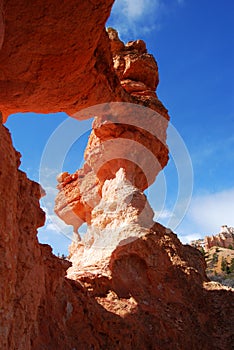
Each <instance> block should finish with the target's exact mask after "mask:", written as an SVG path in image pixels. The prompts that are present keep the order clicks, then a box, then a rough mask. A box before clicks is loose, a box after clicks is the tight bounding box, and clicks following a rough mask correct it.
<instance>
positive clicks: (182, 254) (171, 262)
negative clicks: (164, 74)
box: [0, 0, 234, 350]
mask: <svg viewBox="0 0 234 350" xmlns="http://www.w3.org/2000/svg"><path fill="white" fill-rule="evenodd" d="M111 3H112V1H110V2H109V1H101V2H100V1H99V2H95V1H92V2H91V1H90V2H81V1H78V2H73V1H69V2H64V3H63V2H61V3H58V2H56V3H55V2H51V1H50V2H49V3H48V2H42V1H40V2H39V1H34V2H31V3H29V2H28V3H27V2H16V1H13V0H10V1H5V2H0V20H1V15H2V13H3V15H4V28H5V33H4V41H2V37H1V35H0V48H1V45H2V49H1V51H0V63H1V69H2V68H3V70H2V71H1V73H0V74H2V75H3V78H1V79H0V84H2V85H1V89H0V97H1V98H0V101H1V109H2V110H3V112H4V116H5V117H6V116H7V115H8V114H9V113H11V112H16V111H20V110H21V111H41V112H42V111H43V112H46V111H48V112H52V111H56V110H61V109H62V110H66V111H69V112H70V113H73V111H75V112H76V111H77V110H78V109H79V108H82V106H86V104H87V105H92V104H93V103H97V101H98V102H100V98H103V100H102V101H105V102H106V101H109V99H112V97H113V96H114V97H115V99H114V101H128V102H133V101H134V102H135V103H136V104H142V105H146V106H150V107H151V111H157V113H159V114H160V115H161V116H163V119H162V120H163V121H164V122H162V126H161V127H159V128H158V130H159V134H157V139H158V140H159V141H160V139H161V138H162V140H163V141H164V140H165V132H166V126H167V118H168V117H166V110H165V108H164V107H163V106H162V105H161V104H160V102H159V101H158V100H157V97H155V95H154V96H153V93H152V91H153V90H152V89H154V88H155V86H156V85H157V74H156V73H155V75H154V81H153V83H152V84H151V83H149V81H148V74H145V76H144V79H143V80H142V82H139V81H137V79H139V75H137V74H133V73H134V70H135V68H134V69H132V68H131V65H130V67H129V57H130V56H131V55H132V53H131V54H130V56H129V53H127V52H128V50H129V47H130V48H131V50H132V48H134V50H138V53H137V54H136V56H131V57H130V58H131V59H132V57H134V67H142V66H141V63H140V62H137V57H140V61H142V60H143V61H144V60H146V61H147V64H146V66H147V70H148V69H151V68H149V67H150V66H151V63H152V62H153V61H152V60H151V59H150V62H151V63H149V61H148V60H149V57H148V56H144V55H145V54H146V52H145V48H144V44H143V43H142V42H141V41H138V42H133V43H130V44H128V45H126V46H124V44H123V43H121V42H120V40H119V39H118V38H117V36H116V33H115V32H113V31H109V34H110V37H111V43H110V42H109V39H108V38H107V36H106V34H105V31H104V29H103V25H104V22H105V20H106V18H107V16H108V13H109V11H110V5H111ZM2 28H3V26H2V23H1V22H0V30H1V29H2ZM77 28H78V29H77ZM98 33H99V34H98ZM101 33H102V34H101ZM95 34H96V35H97V36H96V37H95ZM33 35H34V36H33ZM77 35H78V36H77ZM33 38H34V39H35V40H36V42H34V39H33ZM77 38H79V39H80V38H82V41H81V40H79V41H78V43H77V41H76V40H78V39H77ZM85 38H87V39H88V38H89V40H87V41H85ZM94 38H95V39H94ZM101 38H102V39H101ZM80 42H82V46H81V45H80ZM98 43H99V44H98ZM73 44H74V45H73ZM110 44H111V45H110ZM110 46H111V50H112V55H113V59H114V64H115V65H116V64H117V63H116V61H115V60H116V57H118V55H119V61H121V68H120V66H117V71H119V72H120V73H119V77H120V80H119V79H117V78H116V77H117V76H116V73H115V71H114V69H113V68H112V57H111V51H110ZM73 50H75V52H76V53H77V55H72V53H73ZM100 51H101V52H102V53H105V54H103V56H102V55H100ZM58 52H59V55H58ZM78 53H79V54H78ZM138 55H140V56H138ZM142 55H143V56H142ZM101 57H103V59H102V58H101ZM105 57H109V58H108V59H105ZM69 59H70V60H69ZM69 63H70V66H69V70H68V65H69ZM124 65H126V66H124ZM152 65H153V67H154V68H155V67H156V66H155V63H152ZM97 67H98V68H97ZM139 71H141V69H139ZM110 72H111V74H109V73H110ZM124 72H125V73H126V72H127V73H126V74H127V76H125V77H123V75H124V74H125V73H124ZM78 73H79V74H78ZM78 76H79V77H78ZM87 77H90V81H86V80H88V79H85V78H87ZM111 77H112V78H111ZM122 77H123V78H124V80H125V82H123V81H122V80H121V79H122ZM62 78H64V80H63V79H62ZM79 79H80V80H79ZM112 79H113V80H112ZM94 80H95V83H94ZM126 80H127V82H126ZM71 82H72V83H73V82H74V85H73V90H72V89H71V85H70V83H71ZM114 82H115V83H114ZM112 83H113V84H112ZM86 84H87V85H86ZM115 84H116V85H115ZM121 84H122V87H121V86H120V85H121ZM3 87H4V89H3ZM145 87H147V89H146V90H145ZM82 88H83V90H82ZM124 89H125V90H124ZM127 90H128V91H127ZM136 90H137V91H136ZM107 91H109V92H107ZM118 91H119V92H120V95H118ZM149 91H150V94H149ZM135 92H141V94H140V95H138V96H134V95H133V93H135ZM86 93H87V95H86ZM85 96H86V97H85ZM100 96H102V97H100ZM116 96H117V97H116ZM119 96H120V97H119ZM139 96H140V97H139ZM105 98H106V99H107V100H105ZM73 107H74V109H73ZM77 108H78V109H77ZM108 108H112V105H111V104H110V105H109V107H108ZM121 108H122V106H121V105H120V106H119V107H118V113H117V116H118V118H120V120H118V121H120V122H121V123H120V124H121V125H120V128H121V132H122V131H123V133H124V134H126V133H129V134H130V135H131V136H130V137H129V138H128V137H126V138H124V137H123V139H124V140H125V139H128V140H130V141H132V137H133V135H134V133H136V135H137V136H136V137H137V143H138V144H139V145H144V146H145V148H147V149H148V147H147V145H148V134H149V132H145V131H146V130H147V128H146V126H143V127H142V125H141V127H139V125H137V128H135V129H131V128H129V123H130V121H131V124H133V125H134V118H133V116H132V117H130V121H128V125H127V129H126V127H125V126H126V124H125V123H123V121H122V120H121V116H122V115H123V116H125V115H126V107H124V111H123V113H122V112H121ZM147 113H149V115H148V114H147ZM151 113H153V112H151ZM128 114H129V113H128ZM113 115H114V116H115V113H114V114H113V113H112V114H111V116H112V117H113ZM144 116H145V117H146V119H144V118H143V120H147V121H148V120H150V119H148V118H151V114H150V112H146V115H144ZM131 118H133V119H131ZM0 119H2V118H0ZM140 120H141V118H140ZM152 120H154V119H153V118H151V121H152ZM105 121H106V115H105V113H104V112H103V110H102V112H101V113H99V115H98V118H97V119H96V121H95V123H94V128H93V135H92V136H91V138H90V142H89V145H88V147H87V150H86V157H87V159H86V164H85V166H84V168H83V169H81V170H78V171H77V172H76V173H75V174H73V175H69V174H67V173H65V174H62V175H60V176H59V178H58V180H59V189H60V195H61V193H62V192H63V191H65V197H66V198H67V196H68V194H69V190H70V192H71V201H70V202H69V203H68V204H70V205H71V208H72V210H68V212H69V213H72V212H73V210H74V212H75V214H74V215H75V216H76V217H77V215H76V213H77V214H78V217H80V219H79V220H84V221H87V223H88V224H89V226H90V231H89V232H88V233H87V236H86V238H85V239H84V240H83V241H82V242H80V243H79V244H76V243H74V244H73V245H72V247H71V260H72V262H73V266H71V263H70V262H68V261H67V260H65V261H64V260H61V259H59V258H57V257H55V256H54V255H53V254H52V252H51V248H50V247H49V246H47V245H42V244H39V243H38V240H37V237H36V234H37V228H38V227H40V226H42V225H43V224H44V219H45V218H44V213H43V212H42V210H41V209H40V206H39V198H40V196H41V189H40V187H39V185H38V184H36V183H35V182H33V181H30V180H29V179H28V178H27V176H26V174H25V173H23V172H22V171H20V170H18V167H19V164H20V155H19V153H18V152H16V151H15V150H14V148H13V146H12V142H11V138H10V135H9V132H8V131H7V130H6V128H5V127H4V126H3V125H2V124H1V123H0V152H1V157H0V194H1V201H0V222H1V225H0V256H1V259H0V276H1V279H0V291H1V293H0V310H1V312H0V324H1V327H0V344H1V349H3V350H15V349H17V350H30V349H33V350H42V349H65V350H68V349H69V350H70V349H94V350H99V349H110V350H112V349H116V350H117V349H126V350H130V349H139V350H142V349H145V350H147V349H159V350H165V349H168V350H170V349H173V350H174V349H178V350H179V349H180V350H181V349H182V350H187V349H196V350H197V349H198V350H199V349H202V350H204V349H214V348H216V349H223V350H226V349H231V348H232V344H233V323H234V315H233V309H234V308H233V290H232V289H230V288H225V287H222V286H221V285H219V284H217V283H213V282H208V280H207V277H206V275H205V263H204V259H203V257H202V255H201V254H200V253H199V252H198V251H197V250H196V249H194V248H192V247H189V246H183V245H182V244H181V243H180V241H179V240H178V239H177V237H176V235H174V234H173V233H172V232H171V231H170V230H168V229H166V228H164V227H163V226H161V225H159V224H155V223H154V222H153V221H152V215H153V213H152V210H151V208H150V206H149V204H148V203H147V199H146V197H145V196H144V194H143V193H142V189H144V188H146V187H147V186H148V184H149V183H150V182H151V181H153V179H154V177H155V176H156V175H157V172H158V170H159V168H154V167H153V169H152V171H151V169H150V170H149V171H148V172H147V167H146V169H144V167H143V166H142V167H143V170H144V173H147V174H148V176H147V179H150V180H149V181H148V182H147V183H146V182H145V180H144V177H143V176H142V174H141V173H140V172H139V173H137V174H139V180H138V182H137V180H136V179H135V178H134V176H133V175H132V174H131V171H132V170H134V171H137V170H136V169H137V168H131V166H132V167H134V166H135V163H134V162H133V165H131V166H130V164H128V163H127V162H123V161H122V160H121V161H120V163H118V162H117V164H119V165H118V166H116V168H114V169H113V171H112V172H111V168H112V167H113V164H112V165H111V166H110V164H109V163H108V164H107V165H106V170H105V171H102V172H101V174H99V172H95V171H96V169H94V164H95V163H96V161H95V159H96V158H95V153H94V152H93V150H94V149H95V147H97V148H98V149H99V148H100V147H102V144H103V140H104V141H109V137H110V136H109V133H110V131H111V132H112V133H113V134H114V135H115V133H117V134H118V132H119V129H118V127H117V126H116V125H115V124H116V123H113V120H111V123H109V125H106V123H105ZM137 121H138V123H139V119H137ZM117 124H119V123H117ZM147 124H149V123H148V122H147ZM106 126H107V128H106ZM134 127H136V126H134ZM112 129H113V131H112ZM141 129H143V132H142V130H141ZM151 132H152V130H150V134H151ZM118 137H119V136H118ZM112 139H115V137H113V136H112ZM152 142H155V144H158V141H157V140H156V139H154V138H153V137H152ZM160 142H161V141H160ZM149 143H150V142H149ZM162 144H163V147H162V150H161V151H160V150H159V149H158V151H155V150H154V152H155V153H153V152H152V153H153V156H154V158H155V159H158V162H159V163H160V165H161V167H163V166H165V164H166V161H167V151H166V150H165V144H164V142H162ZM130 149H131V148H130ZM150 149H151V148H150ZM131 150H132V149H131ZM120 151H121V148H120ZM122 151H123V152H125V149H124V148H122ZM131 153H132V151H131ZM103 154H104V153H103ZM160 154H161V155H162V158H161V159H160ZM134 160H135V158H134ZM103 163H104V164H105V162H103ZM94 170H95V171H94ZM105 174H106V175H105ZM84 179H85V180H84ZM74 194H75V195H74ZM75 196H76V201H77V202H78V203H75V200H74V198H75ZM110 197H111V200H109V199H110ZM60 202H61V203H62V199H61V198H60ZM68 204H67V201H66V200H65V202H63V206H62V205H61V206H60V208H63V210H64V211H65V212H66V210H67V207H68ZM61 210H62V209H61ZM76 210H77V212H76ZM64 215H65V214H64ZM66 215H67V213H66ZM68 221H69V222H70V219H69V218H68ZM79 223H80V222H77V223H76V227H78V226H79ZM117 228H118V232H117V233H116V231H117ZM105 230H106V231H108V232H109V233H111V234H112V236H111V235H103V236H102V233H103V231H105ZM103 237H104V238H105V237H106V238H107V242H106V245H105V246H103V245H102V246H100V243H103V240H102V238H103ZM104 243H105V242H104ZM103 247H104V248H105V249H103ZM95 250H96V251H95ZM92 253H93V254H92ZM68 268H69V271H68V276H69V278H67V277H65V275H66V271H67V269H68Z"/></svg>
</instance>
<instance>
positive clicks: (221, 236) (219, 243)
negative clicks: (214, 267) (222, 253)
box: [204, 225, 234, 251]
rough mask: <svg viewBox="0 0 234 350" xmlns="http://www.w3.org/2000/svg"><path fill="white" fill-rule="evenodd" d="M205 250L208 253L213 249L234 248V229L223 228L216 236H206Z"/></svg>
mask: <svg viewBox="0 0 234 350" xmlns="http://www.w3.org/2000/svg"><path fill="white" fill-rule="evenodd" d="M204 244H205V250H206V251H208V250H209V249H210V248H211V247H215V246H216V247H223V248H230V247H232V248H234V228H233V227H227V226H226V225H224V226H221V231H220V233H218V234H217V235H214V236H206V237H205V239H204Z"/></svg>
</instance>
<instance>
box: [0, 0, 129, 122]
mask: <svg viewBox="0 0 234 350" xmlns="http://www.w3.org/2000/svg"><path fill="white" fill-rule="evenodd" d="M113 2H114V1H113V0H101V1H100V0H99V1H97V0H94V1H90V2H88V3H87V1H75V0H69V1H63V2H58V1H56V0H52V1H49V2H48V1H45V0H35V1H33V4H31V3H30V2H25V1H17V0H10V1H5V0H0V14H1V9H2V12H3V15H4V16H3V17H4V18H3V21H1V16H0V22H1V24H0V30H1V36H4V38H3V40H1V36H0V41H3V42H2V45H1V47H0V49H1V50H0V67H1V70H0V111H2V113H3V116H4V119H6V117H7V116H8V115H9V114H12V113H16V112H31V111H34V112H40V113H49V112H59V111H65V112H67V113H69V114H73V113H75V112H77V111H78V110H79V109H82V108H84V107H86V106H87V105H92V104H97V103H101V102H107V101H111V100H121V98H122V94H123V93H124V92H123V90H122V89H121V87H120V85H119V81H118V79H117V77H116V75H115V74H114V71H113V67H112V64H111V60H112V58H111V54H110V51H109V47H108V37H107V34H106V31H105V29H104V25H105V22H106V20H107V18H108V16H109V14H110V10H111V5H112V4H113ZM2 23H4V35H2V34H3V30H2V29H3V28H1V27H3V25H2ZM81 86H82V88H81Z"/></svg>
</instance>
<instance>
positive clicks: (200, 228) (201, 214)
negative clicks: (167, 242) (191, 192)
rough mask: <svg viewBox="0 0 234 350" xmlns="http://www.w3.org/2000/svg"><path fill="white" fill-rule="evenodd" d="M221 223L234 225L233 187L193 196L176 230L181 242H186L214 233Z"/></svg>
mask: <svg viewBox="0 0 234 350" xmlns="http://www.w3.org/2000/svg"><path fill="white" fill-rule="evenodd" d="M222 225H228V226H234V188H230V189H227V190H224V191H221V192H216V193H211V194H203V195H199V196H196V197H194V198H193V199H192V202H191V206H190V208H189V210H188V213H187V215H186V217H185V219H184V221H183V222H182V224H181V225H180V226H179V227H178V228H177V230H176V231H177V232H178V235H179V236H180V238H181V240H182V241H183V242H185V241H186V242H188V241H190V240H191V239H197V238H202V237H204V236H206V235H213V234H216V233H218V232H219V231H220V227H221V226H222Z"/></svg>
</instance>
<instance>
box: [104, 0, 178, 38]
mask: <svg viewBox="0 0 234 350" xmlns="http://www.w3.org/2000/svg"><path fill="white" fill-rule="evenodd" d="M183 3H184V0H173V1H172V2H171V3H170V5H168V3H167V1H166V0H153V1H152V0H116V1H115V3H114V6H113V8H112V13H111V17H110V19H109V21H108V24H107V25H108V26H111V27H114V28H115V29H117V30H118V32H119V34H120V37H121V39H122V40H124V41H129V40H135V39H139V38H140V37H141V36H142V35H145V34H147V33H150V32H151V31H155V30H159V29H160V28H161V24H162V18H163V16H165V15H166V14H168V13H169V12H170V9H171V8H174V7H176V6H180V5H182V4H183Z"/></svg>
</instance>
